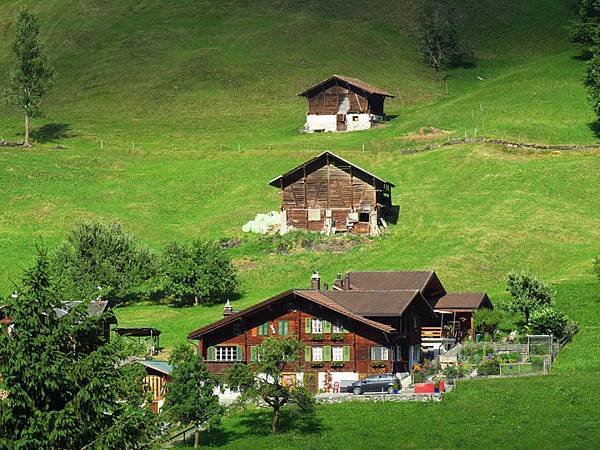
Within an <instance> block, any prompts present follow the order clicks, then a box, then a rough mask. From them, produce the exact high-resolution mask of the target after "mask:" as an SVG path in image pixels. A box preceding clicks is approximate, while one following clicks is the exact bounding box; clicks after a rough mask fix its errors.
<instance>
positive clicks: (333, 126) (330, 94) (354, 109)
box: [298, 75, 393, 133]
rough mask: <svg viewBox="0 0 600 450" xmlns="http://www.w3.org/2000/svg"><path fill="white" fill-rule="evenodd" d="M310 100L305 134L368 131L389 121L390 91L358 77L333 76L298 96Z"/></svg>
mask: <svg viewBox="0 0 600 450" xmlns="http://www.w3.org/2000/svg"><path fill="white" fill-rule="evenodd" d="M298 96H300V97H306V99H307V100H308V112H307V115H306V124H305V125H304V131H306V132H310V133H314V132H324V131H358V130H366V129H369V128H371V127H372V126H373V124H374V123H379V122H382V121H384V120H385V117H386V116H385V113H384V110H383V103H384V101H385V99H386V97H393V95H392V94H390V93H389V92H387V91H385V90H383V89H381V88H378V87H375V86H373V85H371V84H369V83H365V82H364V81H362V80H359V79H358V78H352V77H345V76H341V75H333V76H331V77H329V78H327V79H326V80H323V81H321V82H319V83H317V84H315V85H314V86H311V87H309V88H307V89H305V90H304V91H302V92H300V93H298Z"/></svg>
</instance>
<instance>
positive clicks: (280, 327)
mask: <svg viewBox="0 0 600 450" xmlns="http://www.w3.org/2000/svg"><path fill="white" fill-rule="evenodd" d="M277 334H278V335H280V336H283V321H282V320H278V321H277Z"/></svg>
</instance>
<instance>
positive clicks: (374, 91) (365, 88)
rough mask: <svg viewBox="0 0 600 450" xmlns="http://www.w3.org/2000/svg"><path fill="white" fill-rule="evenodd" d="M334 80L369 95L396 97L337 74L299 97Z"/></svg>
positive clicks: (375, 87)
mask: <svg viewBox="0 0 600 450" xmlns="http://www.w3.org/2000/svg"><path fill="white" fill-rule="evenodd" d="M332 80H340V81H343V82H345V83H348V84H351V85H352V86H355V87H357V88H358V89H360V90H362V91H364V92H366V93H368V94H374V95H383V96H384V97H391V98H393V97H394V96H393V95H392V94H390V93H389V92H388V91H386V90H385V89H381V88H378V87H377V86H373V85H372V84H369V83H367V82H365V81H363V80H360V79H358V78H354V77H347V76H344V75H335V74H334V75H332V76H330V77H329V78H326V79H325V80H323V81H319V82H318V83H317V84H314V85H313V86H311V87H309V88H306V89H304V90H303V91H302V92H299V93H298V94H297V95H298V97H305V96H306V95H307V94H308V93H309V92H312V91H314V90H316V89H318V88H319V87H321V86H322V85H324V84H327V83H329V82H330V81H332Z"/></svg>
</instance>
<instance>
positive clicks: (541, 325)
mask: <svg viewBox="0 0 600 450" xmlns="http://www.w3.org/2000/svg"><path fill="white" fill-rule="evenodd" d="M568 323H569V320H568V318H567V316H566V314H564V313H563V312H562V311H559V310H558V309H556V308H552V307H545V308H540V309H537V310H535V311H533V312H532V313H531V317H530V319H529V326H530V327H531V329H532V330H533V331H534V332H535V333H537V334H551V335H553V336H554V337H556V338H558V339H560V338H561V337H563V336H564V335H565V331H566V329H567V324H568Z"/></svg>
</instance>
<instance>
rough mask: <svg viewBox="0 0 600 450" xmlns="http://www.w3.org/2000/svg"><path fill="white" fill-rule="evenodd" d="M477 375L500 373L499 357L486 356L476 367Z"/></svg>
mask: <svg viewBox="0 0 600 450" xmlns="http://www.w3.org/2000/svg"><path fill="white" fill-rule="evenodd" d="M477 374H478V375H500V358H498V357H496V356H491V357H489V358H486V359H485V360H484V361H483V362H482V363H481V365H480V366H479V367H478V368H477Z"/></svg>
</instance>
